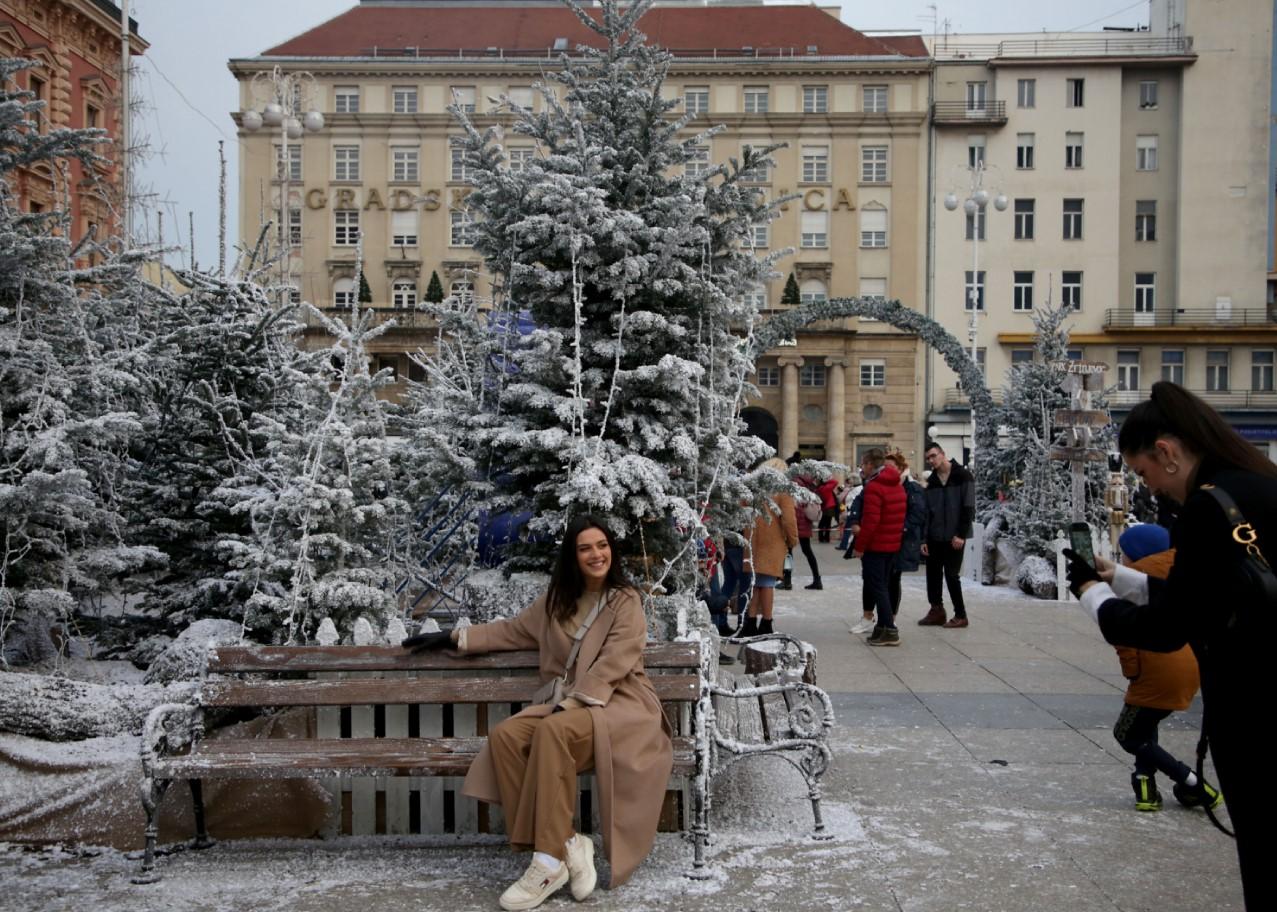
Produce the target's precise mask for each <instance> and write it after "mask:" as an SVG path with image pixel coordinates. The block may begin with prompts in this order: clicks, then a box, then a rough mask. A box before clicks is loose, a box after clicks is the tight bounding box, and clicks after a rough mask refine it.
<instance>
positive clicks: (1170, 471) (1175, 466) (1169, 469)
mask: <svg viewBox="0 0 1277 912" xmlns="http://www.w3.org/2000/svg"><path fill="white" fill-rule="evenodd" d="M1178 471H1179V463H1178V462H1172V463H1169V464H1168V465H1167V466H1166V474H1167V475H1174V474H1175V473H1176V472H1178Z"/></svg>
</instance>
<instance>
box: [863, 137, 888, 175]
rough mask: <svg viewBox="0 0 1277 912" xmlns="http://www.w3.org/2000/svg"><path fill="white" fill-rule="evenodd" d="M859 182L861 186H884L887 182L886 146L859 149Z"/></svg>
mask: <svg viewBox="0 0 1277 912" xmlns="http://www.w3.org/2000/svg"><path fill="white" fill-rule="evenodd" d="M860 182H861V183H862V184H885V183H886V182H887V147H886V146H862V147H861V149H860Z"/></svg>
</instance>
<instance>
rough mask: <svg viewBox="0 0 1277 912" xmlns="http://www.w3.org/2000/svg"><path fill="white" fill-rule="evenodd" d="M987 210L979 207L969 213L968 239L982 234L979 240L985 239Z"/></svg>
mask: <svg viewBox="0 0 1277 912" xmlns="http://www.w3.org/2000/svg"><path fill="white" fill-rule="evenodd" d="M985 215H986V212H985V210H983V209H980V208H977V209H976V211H975V212H969V213H967V240H968V241H970V240H974V239H975V235H976V234H977V233H978V234H979V235H980V237H979V240H981V241H983V240H984V225H985Z"/></svg>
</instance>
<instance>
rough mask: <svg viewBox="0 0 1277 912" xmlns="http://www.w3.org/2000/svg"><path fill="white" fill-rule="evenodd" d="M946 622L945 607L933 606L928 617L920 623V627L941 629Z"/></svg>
mask: <svg viewBox="0 0 1277 912" xmlns="http://www.w3.org/2000/svg"><path fill="white" fill-rule="evenodd" d="M944 622H945V613H944V606H943V605H932V606H931V610H930V611H928V612H927V615H926V617H924V618H923V619H922V620H920V621H919V622H918V626H919V627H939V626H941V625H942V624H944Z"/></svg>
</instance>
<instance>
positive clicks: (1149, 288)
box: [1135, 272, 1157, 314]
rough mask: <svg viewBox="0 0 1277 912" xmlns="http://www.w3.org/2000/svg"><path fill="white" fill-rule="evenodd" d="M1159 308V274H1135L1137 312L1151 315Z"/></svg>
mask: <svg viewBox="0 0 1277 912" xmlns="http://www.w3.org/2000/svg"><path fill="white" fill-rule="evenodd" d="M1156 306H1157V273H1154V272H1137V273H1135V312H1136V313H1137V314H1151V313H1153V312H1154V311H1155V309H1156Z"/></svg>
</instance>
